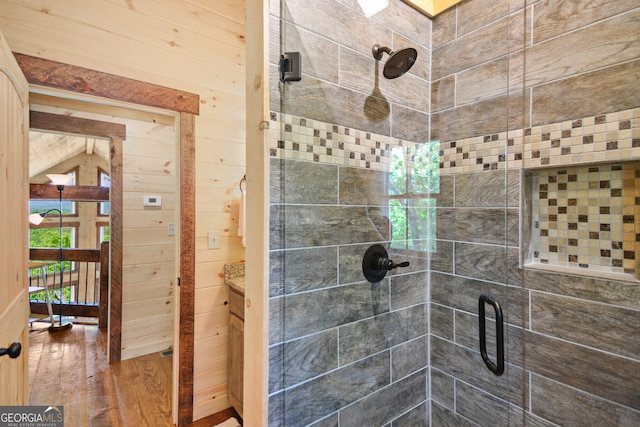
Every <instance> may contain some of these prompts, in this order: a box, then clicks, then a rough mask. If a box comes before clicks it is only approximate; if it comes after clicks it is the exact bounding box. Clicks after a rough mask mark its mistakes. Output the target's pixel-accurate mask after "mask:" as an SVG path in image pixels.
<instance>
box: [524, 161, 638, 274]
mask: <svg viewBox="0 0 640 427" xmlns="http://www.w3.org/2000/svg"><path fill="white" fill-rule="evenodd" d="M523 182H524V185H525V192H524V193H523V194H524V195H525V197H524V200H523V202H524V206H523V210H522V212H523V230H525V235H524V236H523V239H522V242H523V245H526V246H525V248H524V249H525V250H524V251H523V254H524V260H523V261H524V266H525V267H526V268H538V269H544V270H553V271H565V272H569V273H574V274H580V275H587V276H593V277H603V278H607V277H608V278H611V279H616V280H630V281H636V280H638V279H639V278H640V274H639V273H640V268H639V265H638V262H637V261H636V252H637V251H636V249H637V248H638V246H640V242H639V240H640V228H638V227H636V221H637V220H640V163H638V162H616V163H602V164H588V165H578V166H561V167H555V168H545V169H533V170H527V171H525V179H524V180H523Z"/></svg>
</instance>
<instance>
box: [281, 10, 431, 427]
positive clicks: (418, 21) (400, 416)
mask: <svg viewBox="0 0 640 427" xmlns="http://www.w3.org/2000/svg"><path fill="white" fill-rule="evenodd" d="M270 13H271V27H270V40H271V43H272V44H271V46H270V52H271V59H270V62H271V81H270V105H271V110H272V111H273V113H272V122H271V130H272V132H275V135H274V136H273V145H272V146H271V149H272V159H271V177H270V180H271V181H270V182H271V212H270V215H271V224H270V225H271V230H270V231H271V234H270V245H271V247H270V250H271V252H270V255H271V259H270V267H271V272H270V277H271V287H270V309H269V312H270V349H269V350H270V351H269V356H270V363H269V374H270V384H269V393H270V398H269V425H272V426H281V425H287V426H296V425H311V424H312V425H323V426H324V425H326V426H333V425H336V426H337V425H338V423H339V424H340V425H341V426H343V427H344V426H352V425H353V426H364V425H367V426H369V425H371V426H373V425H383V424H391V423H392V424H393V425H400V426H404V425H428V422H429V403H428V402H429V400H428V399H429V395H428V383H429V380H428V377H429V375H428V360H429V350H428V314H427V313H428V306H427V296H428V293H427V283H428V277H427V262H426V259H424V258H419V257H417V256H414V257H413V258H412V259H411V260H410V262H411V265H410V267H408V268H405V269H403V270H401V271H398V272H396V271H394V272H393V273H394V274H389V275H388V276H387V277H386V278H385V279H384V280H383V281H381V282H380V283H376V284H371V283H369V282H367V281H366V280H365V278H364V276H363V274H362V256H363V255H364V252H365V251H366V249H367V248H368V247H369V246H370V245H371V244H373V243H381V244H385V245H387V243H388V242H389V241H390V239H391V236H390V227H389V219H388V218H389V206H388V196H387V195H388V194H389V191H388V176H387V170H388V164H389V154H390V151H389V149H390V148H391V146H392V145H393V146H396V145H399V144H400V141H426V140H427V139H428V136H429V125H428V123H429V115H428V113H429V83H428V81H429V72H430V57H431V55H430V33H431V31H430V28H431V21H430V20H429V19H428V18H426V17H425V16H423V15H420V14H418V13H416V12H415V10H414V9H412V8H411V7H410V6H409V5H407V4H405V3H404V2H402V1H401V0H391V1H390V6H389V8H387V9H386V10H385V11H383V12H381V13H379V14H377V15H375V16H374V17H372V18H371V19H367V18H365V17H364V16H363V15H362V12H361V11H360V9H359V6H358V4H357V2H356V1H355V0H345V1H335V0H318V1H314V2H313V3H312V4H310V3H309V2H308V1H306V0H286V1H282V2H279V1H273V2H271V10H270ZM376 43H378V44H381V45H385V46H389V47H390V48H391V49H397V48H401V47H408V46H411V47H414V48H416V49H417V51H418V62H417V63H416V65H415V66H414V67H413V68H412V69H411V71H410V72H409V73H407V74H405V75H404V76H403V78H402V79H396V80H386V79H384V78H383V77H382V68H381V67H382V64H383V63H384V61H381V62H380V63H378V62H377V61H375V59H374V58H373V56H372V53H371V48H372V46H373V45H374V44H376ZM289 51H297V52H300V53H301V55H302V64H303V78H302V80H301V81H299V82H293V83H287V84H286V85H283V84H282V83H280V82H279V79H278V58H279V55H280V54H281V53H282V52H289ZM378 76H379V77H378ZM403 144H405V142H403ZM285 152H286V155H285ZM387 247H388V245H387ZM390 255H391V256H392V257H395V258H396V259H398V258H397V256H404V255H398V254H397V253H396V254H394V253H393V252H390ZM395 255H397V256H395ZM392 259H393V258H392ZM403 260H404V259H402V261H403Z"/></svg>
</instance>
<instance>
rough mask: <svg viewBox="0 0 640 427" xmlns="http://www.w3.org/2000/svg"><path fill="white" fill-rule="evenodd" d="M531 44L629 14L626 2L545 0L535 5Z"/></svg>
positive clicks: (620, 0)
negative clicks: (606, 19)
mask: <svg viewBox="0 0 640 427" xmlns="http://www.w3.org/2000/svg"><path fill="white" fill-rule="evenodd" d="M535 7H536V9H535V20H534V23H533V25H534V28H535V31H534V43H539V42H541V41H544V40H547V39H550V38H553V37H557V36H560V35H563V34H566V33H570V32H571V31H573V30H576V29H578V28H581V27H586V26H588V25H589V24H592V23H594V22H598V21H600V20H603V19H605V18H608V17H611V16H614V15H616V14H618V13H622V12H625V11H627V10H629V8H630V3H629V2H628V1H627V0H595V1H589V2H583V1H581V0H571V1H564V2H558V1H553V0H544V1H540V2H537V3H536V6H535Z"/></svg>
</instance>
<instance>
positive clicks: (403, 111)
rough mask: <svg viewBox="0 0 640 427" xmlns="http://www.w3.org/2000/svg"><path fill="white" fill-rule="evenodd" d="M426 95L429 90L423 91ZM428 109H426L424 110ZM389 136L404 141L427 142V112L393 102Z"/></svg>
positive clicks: (428, 139)
mask: <svg viewBox="0 0 640 427" xmlns="http://www.w3.org/2000/svg"><path fill="white" fill-rule="evenodd" d="M425 93H426V94H427V96H429V92H428V91H425ZM425 111H428V110H425ZM391 124H392V125H391V137H392V138H399V139H403V140H405V141H413V142H428V141H430V138H429V114H427V113H425V112H421V111H416V110H413V109H411V108H406V107H403V106H401V105H399V104H393V106H392V109H391Z"/></svg>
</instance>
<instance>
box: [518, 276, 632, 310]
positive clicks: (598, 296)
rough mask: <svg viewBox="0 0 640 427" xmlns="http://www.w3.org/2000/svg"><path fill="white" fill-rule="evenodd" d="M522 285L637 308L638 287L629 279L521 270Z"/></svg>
mask: <svg viewBox="0 0 640 427" xmlns="http://www.w3.org/2000/svg"><path fill="white" fill-rule="evenodd" d="M524 281H525V284H526V287H527V288H529V289H534V290H538V291H543V292H551V293H554V294H558V295H565V296H568V297H575V298H581V299H584V300H588V301H595V302H601V303H605V304H614V305H618V306H621V307H628V308H634V309H638V308H640V286H638V285H637V284H635V283H630V282H620V281H614V280H605V279H597V278H592V277H585V276H574V275H568V274H559V273H551V272H546V271H540V270H533V269H529V268H525V269H524Z"/></svg>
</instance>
